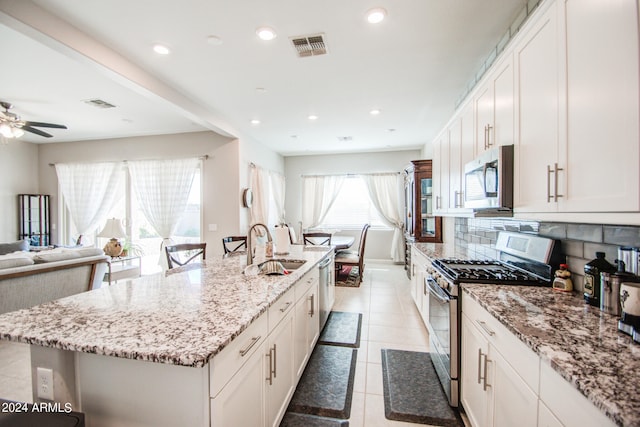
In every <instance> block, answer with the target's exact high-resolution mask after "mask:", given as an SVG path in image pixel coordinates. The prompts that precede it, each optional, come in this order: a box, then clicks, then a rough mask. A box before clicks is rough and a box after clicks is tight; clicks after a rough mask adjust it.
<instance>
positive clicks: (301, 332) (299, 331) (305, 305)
mask: <svg viewBox="0 0 640 427" xmlns="http://www.w3.org/2000/svg"><path fill="white" fill-rule="evenodd" d="M318 309H319V305H318V282H317V281H316V282H315V283H314V284H313V285H312V286H311V288H309V289H308V290H307V292H306V293H305V294H304V295H303V296H302V297H301V298H300V300H298V302H297V303H296V307H295V324H296V328H295V344H294V348H293V358H294V372H295V377H296V380H298V379H300V377H301V376H302V372H304V368H305V367H306V365H307V361H308V360H309V357H310V356H311V352H312V351H313V347H314V346H315V344H316V341H318V337H319V336H320V319H319V318H318V317H319V312H318Z"/></svg>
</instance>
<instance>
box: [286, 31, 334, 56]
mask: <svg viewBox="0 0 640 427" xmlns="http://www.w3.org/2000/svg"><path fill="white" fill-rule="evenodd" d="M291 43H293V47H295V48H296V51H297V52H298V56H299V57H300V58H304V57H307V56H317V55H324V54H325V53H327V45H326V44H325V42H324V34H315V35H312V36H298V37H292V38H291Z"/></svg>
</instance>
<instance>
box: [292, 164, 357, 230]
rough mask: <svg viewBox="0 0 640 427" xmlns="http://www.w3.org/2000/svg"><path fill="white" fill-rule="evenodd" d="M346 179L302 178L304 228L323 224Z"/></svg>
mask: <svg viewBox="0 0 640 427" xmlns="http://www.w3.org/2000/svg"><path fill="white" fill-rule="evenodd" d="M345 178H346V177H345V176H344V175H327V176H303V177H302V224H303V228H311V227H315V226H317V225H318V224H320V223H322V220H323V219H324V217H325V216H326V215H327V212H328V211H329V209H330V208H331V205H333V202H335V200H336V197H337V196H338V193H339V192H340V189H341V188H342V184H343V183H344V180H345Z"/></svg>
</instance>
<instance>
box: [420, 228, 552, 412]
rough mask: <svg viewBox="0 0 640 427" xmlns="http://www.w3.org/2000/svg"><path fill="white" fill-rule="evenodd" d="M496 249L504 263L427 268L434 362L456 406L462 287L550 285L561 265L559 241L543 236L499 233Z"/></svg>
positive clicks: (443, 262)
mask: <svg viewBox="0 0 640 427" xmlns="http://www.w3.org/2000/svg"><path fill="white" fill-rule="evenodd" d="M496 249H497V250H498V251H499V252H498V253H499V260H468V259H452V258H447V259H435V260H433V261H432V263H431V266H430V267H427V274H426V275H425V289H427V290H428V295H429V304H428V305H429V309H428V310H429V311H428V316H427V319H428V322H427V328H428V329H429V339H430V347H431V348H430V354H431V360H432V361H433V366H434V367H435V370H436V372H437V374H438V377H439V379H440V382H441V384H442V387H443V389H444V391H445V393H446V394H447V397H448V398H449V404H450V405H451V406H454V407H457V406H458V403H459V397H460V382H459V381H460V320H461V307H460V303H459V302H460V299H459V296H460V285H461V284H463V283H464V284H473V283H488V284H509V285H524V286H551V281H552V277H553V270H554V269H555V268H556V267H557V266H558V265H559V264H560V262H561V260H560V254H559V251H558V247H557V245H555V241H554V240H552V239H548V238H543V237H539V236H534V235H527V234H519V233H511V232H500V234H499V236H498V241H497V243H496Z"/></svg>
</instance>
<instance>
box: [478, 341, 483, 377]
mask: <svg viewBox="0 0 640 427" xmlns="http://www.w3.org/2000/svg"><path fill="white" fill-rule="evenodd" d="M481 366H482V349H481V348H479V349H478V384H480V383H481V382H482V369H481Z"/></svg>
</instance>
